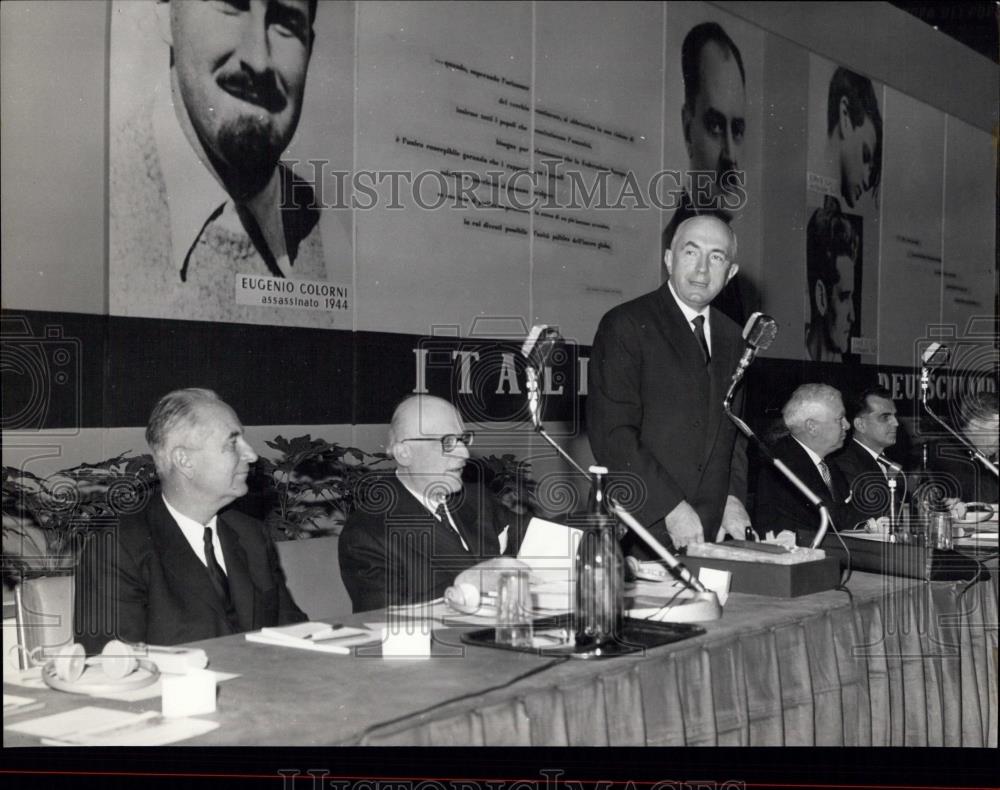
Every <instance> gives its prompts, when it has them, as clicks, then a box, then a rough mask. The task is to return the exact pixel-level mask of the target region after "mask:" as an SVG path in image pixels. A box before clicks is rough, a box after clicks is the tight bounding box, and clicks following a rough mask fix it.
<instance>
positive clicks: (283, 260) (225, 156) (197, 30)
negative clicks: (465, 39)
mask: <svg viewBox="0 0 1000 790" xmlns="http://www.w3.org/2000/svg"><path fill="white" fill-rule="evenodd" d="M274 9H275V10H274V11H269V12H268V13H267V14H266V15H262V14H259V13H257V12H256V11H255V10H254V8H252V7H251V5H250V4H242V5H241V4H228V3H169V2H163V1H162V0H156V1H155V2H154V1H151V2H142V3H138V2H119V3H114V4H113V5H112V11H111V47H110V75H111V84H110V99H109V129H110V140H109V159H110V163H109V170H110V173H109V195H110V206H109V248H110V256H109V257H110V260H109V274H110V286H109V302H110V310H111V313H112V314H115V315H124V316H140V317H155V318H174V319H194V320H204V321H226V322H237V323H248V324H269V325H283V326H305V327H322V328H335V327H336V328H350V326H351V323H352V315H351V310H352V309H353V298H352V296H353V295H352V294H351V293H350V283H351V273H352V267H353V244H352V228H351V214H350V211H349V209H348V208H347V206H346V205H345V202H346V201H345V200H344V195H343V194H339V193H337V192H336V190H335V189H334V188H333V187H334V186H337V185H338V184H339V183H340V182H338V181H336V179H335V178H331V176H332V174H333V173H334V172H336V171H338V170H339V171H349V170H350V168H351V164H352V145H353V142H352V140H353V133H352V130H353V109H352V108H353V70H354V54H353V41H354V5H353V4H351V3H316V2H306V1H303V2H297V3H283V4H277V5H275V6H274ZM325 186H327V187H329V188H326V189H324V187H325Z"/></svg>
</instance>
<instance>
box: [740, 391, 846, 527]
mask: <svg viewBox="0 0 1000 790" xmlns="http://www.w3.org/2000/svg"><path fill="white" fill-rule="evenodd" d="M781 416H782V419H783V420H784V422H785V426H786V427H787V428H788V431H789V433H790V435H789V436H786V437H784V438H782V439H779V440H778V442H777V443H776V444H775V445H774V447H773V448H772V452H773V453H774V457H775V458H777V459H779V460H781V461H783V462H784V463H785V465H786V466H787V467H788V468H789V469H790V470H791V471H792V472H794V473H795V475H796V476H797V477H798V478H799V479H800V480H801V481H802V482H803V483H805V484H806V485H807V486H808V487H809V489H810V490H811V491H812V492H813V493H814V494H816V496H818V497H819V498H820V499H821V500H822V501H823V503H824V504H825V505H826V507H827V510H829V511H830V517H831V518H832V519H833V523H834V526H836V527H837V529H851V528H852V527H854V526H855V525H856V524H857V523H858V522H859V521H865V517H864V516H863V515H862V514H861V513H859V512H857V511H856V510H855V509H854V508H853V507H852V506H851V504H850V501H851V489H850V486H848V484H847V481H846V480H845V479H844V475H843V474H842V473H841V471H840V469H838V468H837V467H836V466H835V465H833V464H827V463H826V461H825V459H826V457H827V456H828V455H830V453H832V452H833V451H834V450H839V449H840V448H841V447H842V446H843V445H844V437H845V436H846V435H847V429H848V427H850V426H849V424H848V422H847V419H846V418H845V416H844V402H843V400H842V399H841V397H840V392H839V391H838V390H836V389H834V388H833V387H831V386H829V385H827V384H803V385H802V386H801V387H799V388H798V389H796V390H795V392H793V393H792V397H791V398H789V399H788V403H786V404H785V407H784V408H783V409H782V410H781ZM819 522H820V517H819V510H817V509H816V508H815V507H813V506H812V505H811V504H810V503H809V500H807V499H806V498H805V497H804V496H803V495H802V492H801V491H799V490H798V489H797V488H795V486H793V485H792V484H791V483H790V482H789V481H788V480H787V479H786V478H785V476H784V475H782V474H781V473H780V472H779V471H778V470H777V469H775V468H774V467H773V466H771V465H770V464H768V465H766V466H764V467H762V468H761V472H760V479H759V481H758V484H757V507H756V513H755V516H754V524H755V525H756V528H757V531H758V532H759V533H760V534H762V535H763V534H764V533H765V532H766V531H768V530H770V531H773V532H775V533H778V532H780V531H781V530H785V529H789V530H794V531H795V532H796V533H797V535H798V543H799V545H808V544H809V543H811V542H812V539H813V537H814V536H815V534H816V531H817V530H818V529H819Z"/></svg>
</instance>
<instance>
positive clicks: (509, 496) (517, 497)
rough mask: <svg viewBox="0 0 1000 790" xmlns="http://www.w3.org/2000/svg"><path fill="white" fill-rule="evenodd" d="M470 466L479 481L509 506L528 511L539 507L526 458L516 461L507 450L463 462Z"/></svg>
mask: <svg viewBox="0 0 1000 790" xmlns="http://www.w3.org/2000/svg"><path fill="white" fill-rule="evenodd" d="M470 468H472V469H475V470H478V475H479V479H480V480H481V481H482V483H483V484H484V485H485V486H486V487H487V488H489V489H490V491H492V492H493V494H494V495H495V496H496V497H497V498H498V499H499V500H500V501H501V502H503V504H504V505H505V506H506V507H507V508H509V509H510V510H513V511H514V512H515V513H529V514H534V513H537V512H538V511H539V507H538V500H537V499H536V497H535V489H536V487H537V484H536V483H535V481H534V480H533V479H532V477H531V462H530V461H519V460H518V459H517V458H516V457H515V456H514V455H512V454H510V453H504V454H503V455H500V456H497V455H484V456H482V457H479V458H474V459H472V460H471V461H470V462H469V464H468V465H467V466H466V469H470ZM475 474H476V472H473V473H472V475H469V476H470V477H473V476H474V475H475Z"/></svg>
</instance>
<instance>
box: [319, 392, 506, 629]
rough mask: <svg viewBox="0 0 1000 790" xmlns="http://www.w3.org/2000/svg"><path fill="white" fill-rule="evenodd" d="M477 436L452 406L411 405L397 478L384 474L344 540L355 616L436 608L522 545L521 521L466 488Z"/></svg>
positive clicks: (395, 443) (398, 423)
mask: <svg viewBox="0 0 1000 790" xmlns="http://www.w3.org/2000/svg"><path fill="white" fill-rule="evenodd" d="M472 440H473V434H472V432H470V431H466V430H465V428H464V426H463V424H462V418H461V417H460V416H459V414H458V411H457V410H456V409H455V407H454V406H452V405H451V404H450V403H449V402H448V401H446V400H444V399H442V398H436V397H432V396H429V395H413V396H411V397H408V398H406V399H405V400H404V401H403V402H402V403H400V404H399V406H397V407H396V411H395V412H394V413H393V416H392V423H391V424H390V426H389V436H388V440H387V442H386V447H387V449H388V451H389V452H390V453H391V455H392V457H393V458H394V459H395V460H396V463H397V468H396V471H395V474H393V475H388V476H381V479H380V480H378V481H376V482H375V483H374V484H373V486H372V488H371V489H369V491H368V497H367V499H366V502H365V504H364V505H362V506H361V507H360V508H359V509H358V510H356V511H355V512H354V513H352V514H351V515H350V517H349V518H348V520H347V524H345V525H344V531H343V532H342V533H341V535H340V544H339V555H340V557H339V558H340V572H341V575H342V577H343V580H344V586H345V587H347V592H348V593H349V594H350V596H351V603H352V604H353V606H354V611H355V612H363V611H368V610H372V609H381V608H384V607H385V606H392V605H398V604H413V603H420V602H423V601H430V600H433V599H435V598H439V597H441V596H442V595H443V594H444V591H445V589H447V588H448V587H449V586H450V585H452V584H454V581H455V577H456V576H458V574H459V573H461V572H462V571H464V570H466V569H468V568H471V567H473V566H474V565H477V564H479V563H481V562H483V561H484V560H488V559H489V558H495V557H497V556H499V555H502V554H510V555H513V554H515V553H516V550H517V548H518V546H519V545H520V539H519V535H520V526H519V524H518V522H517V516H516V515H515V514H514V513H512V512H511V511H509V510H507V509H506V508H505V507H504V506H503V505H501V504H500V503H499V502H498V501H496V500H494V499H493V497H492V496H491V495H490V493H489V492H488V491H487V490H486V489H484V488H482V487H481V486H464V485H463V482H462V469H463V467H464V466H465V463H466V461H468V459H469V445H470V444H472Z"/></svg>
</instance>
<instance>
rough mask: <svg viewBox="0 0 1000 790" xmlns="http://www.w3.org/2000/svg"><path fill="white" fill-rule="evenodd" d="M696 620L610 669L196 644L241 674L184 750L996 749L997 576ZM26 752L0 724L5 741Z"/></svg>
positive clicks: (451, 643)
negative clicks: (695, 626) (695, 632)
mask: <svg viewBox="0 0 1000 790" xmlns="http://www.w3.org/2000/svg"><path fill="white" fill-rule="evenodd" d="M360 619H362V620H367V621H371V620H374V619H378V617H377V616H374V617H373V616H368V617H364V616H362V617H361V618H360ZM703 625H704V627H705V631H706V633H705V634H703V635H701V636H698V637H694V638H691V639H688V640H686V641H683V642H678V643H676V644H673V645H667V646H665V647H662V648H657V649H654V650H650V651H648V652H646V653H645V654H644V655H637V656H631V657H624V658H616V659H609V660H604V661H582V660H573V659H569V660H564V659H552V658H546V657H541V656H536V655H532V654H524V653H516V652H510V651H502V650H493V649H489V648H482V647H469V646H466V645H463V644H462V643H461V642H460V641H459V634H460V630H458V629H441V630H437V631H435V646H434V650H435V655H434V657H432V658H430V659H426V660H389V659H383V658H381V657H377V656H369V657H362V656H358V655H355V656H338V655H330V654H323V653H314V652H309V651H303V650H293V649H287V648H280V647H273V646H269V645H263V644H255V643H250V642H247V641H246V640H245V639H244V638H243V637H242V636H229V637H223V638H219V639H212V640H206V641H203V642H198V643H195V645H196V646H198V647H202V648H204V649H205V650H206V652H207V653H208V656H209V659H210V668H213V669H217V670H220V671H228V672H238V673H240V674H239V677H236V678H234V679H232V680H228V681H226V682H224V683H221V684H220V686H219V689H220V691H219V701H218V710H217V712H216V713H214V714H211V715H210V716H207V717H206V718H211V719H213V720H215V721H218V722H219V723H220V725H221V726H220V727H219V728H218V729H216V730H214V731H212V732H210V733H207V734H205V735H202V736H199V737H198V738H195V739H192V740H189V741H185V742H184V745H271V746H289V745H291V746H318V745H410V746H452V745H490V746H506V745H513V746H563V745H571V746H629V745H647V746H699V745H701V746H716V745H719V746H777V745H803V746H812V745H816V746H964V747H984V746H993V747H995V746H996V745H997V579H996V573H995V572H994V573H993V575H992V578H991V579H990V580H988V581H983V582H978V583H976V584H972V585H969V584H967V583H956V582H949V583H944V582H934V583H926V582H920V581H916V580H911V579H903V578H899V577H891V576H880V575H874V574H867V573H857V572H856V573H855V574H854V575H853V577H852V578H851V580H850V582H849V583H848V586H847V591H833V590H831V591H828V592H824V593H818V594H814V595H809V596H805V597H801V598H796V599H775V598H764V597H760V596H752V595H740V594H733V595H732V596H730V599H729V602H728V603H727V605H726V608H725V613H724V616H723V617H722V619H720V620H718V621H716V622H712V623H705V624H703ZM5 691H6V692H7V693H13V694H21V695H26V696H32V697H38V698H40V699H42V700H43V701H44V702H45V703H46V707H45V709H44V710H43V711H41V712H39V713H36V714H24V715H23V717H18V718H30V717H32V716H34V715H42V714H48V713H58V712H61V711H63V710H69V709H71V708H73V707H78V706H80V705H84V704H88V705H94V704H96V705H102V706H107V707H112V708H117V709H122V710H132V711H139V710H148V709H157V708H158V707H159V700H158V699H153V700H147V701H145V702H139V703H126V702H122V701H113V700H105V699H100V700H95V699H92V698H86V697H78V696H76V695H72V694H64V693H60V692H56V691H51V690H48V689H42V690H34V689H32V690H30V691H29V690H24V689H20V688H18V687H14V686H8V685H7V684H5ZM277 711H280V714H279V713H277ZM11 721H16V719H10V721H8V722H5V723H10V722H11ZM37 744H38V741H37V740H36V739H34V738H30V737H27V736H23V735H19V734H16V733H12V732H10V731H5V732H4V745H5V746H31V745H37Z"/></svg>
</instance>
